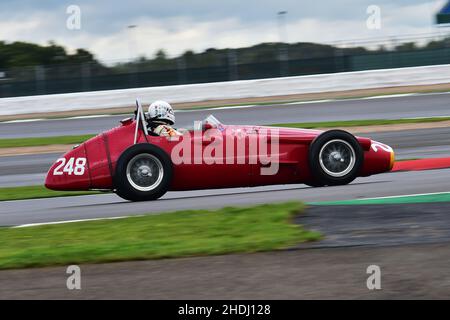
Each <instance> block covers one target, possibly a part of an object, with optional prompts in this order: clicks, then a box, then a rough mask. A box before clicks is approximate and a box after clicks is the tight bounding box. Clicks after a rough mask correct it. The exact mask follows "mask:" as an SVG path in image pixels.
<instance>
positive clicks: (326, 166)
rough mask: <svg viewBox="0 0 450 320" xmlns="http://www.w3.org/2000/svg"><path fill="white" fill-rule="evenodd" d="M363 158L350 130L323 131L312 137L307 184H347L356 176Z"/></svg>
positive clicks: (361, 151) (362, 153)
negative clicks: (309, 178) (309, 176)
mask: <svg viewBox="0 0 450 320" xmlns="http://www.w3.org/2000/svg"><path fill="white" fill-rule="evenodd" d="M332 150H335V151H332ZM336 150H339V152H338V151H336ZM331 151H332V152H331ZM347 162H348V163H347ZM363 162H364V151H363V149H362V147H361V145H360V144H359V142H358V140H357V139H356V138H355V137H354V136H353V135H352V134H350V133H348V132H347V131H343V130H330V131H326V132H324V133H322V134H321V135H319V136H318V137H316V138H315V139H314V141H313V142H312V143H311V146H310V148H309V167H310V170H311V174H312V177H313V180H312V182H309V185H312V186H335V185H344V184H349V183H350V182H352V181H353V180H355V179H356V177H358V174H359V171H360V170H361V167H362V165H363ZM341 169H342V170H341ZM339 170H341V171H339Z"/></svg>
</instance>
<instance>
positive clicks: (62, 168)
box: [53, 158, 86, 176]
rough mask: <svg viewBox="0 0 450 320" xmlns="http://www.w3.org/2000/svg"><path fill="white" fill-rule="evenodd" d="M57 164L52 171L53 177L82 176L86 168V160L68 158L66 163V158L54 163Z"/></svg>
mask: <svg viewBox="0 0 450 320" xmlns="http://www.w3.org/2000/svg"><path fill="white" fill-rule="evenodd" d="M58 162H59V164H58V165H57V166H56V168H55V170H53V175H55V176H62V175H63V174H64V173H67V174H68V175H72V174H74V175H76V176H82V175H83V174H84V170H85V167H86V158H69V160H67V162H66V158H59V159H58V160H56V163H58Z"/></svg>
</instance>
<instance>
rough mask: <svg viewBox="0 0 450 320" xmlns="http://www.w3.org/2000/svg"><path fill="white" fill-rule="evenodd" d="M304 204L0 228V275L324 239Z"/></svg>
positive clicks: (268, 247) (258, 248)
mask: <svg viewBox="0 0 450 320" xmlns="http://www.w3.org/2000/svg"><path fill="white" fill-rule="evenodd" d="M303 208H304V207H303V205H302V204H301V203H293V202H290V203H282V204H267V205H259V206H254V207H248V208H231V207H227V208H223V209H220V210H217V211H207V210H191V211H179V212H172V213H166V214H160V215H146V216H140V217H129V218H123V219H116V220H98V221H86V222H73V223H66V224H55V225H43V226H34V227H26V228H0V242H1V243H2V246H1V247H0V269H10V268H25V267H42V266H51V265H68V264H81V263H101V262H113V261H125V260H143V259H159V258H173V257H187V256H202V255H217V254H226V253H237V252H257V251H268V250H276V249H284V248H288V247H290V246H292V245H294V244H296V243H299V242H304V241H313V240H318V239H320V237H321V235H320V234H319V233H317V232H312V231H307V230H304V229H303V228H302V226H299V225H295V224H293V223H291V219H292V218H293V217H294V216H295V215H296V214H298V213H300V212H302V210H303Z"/></svg>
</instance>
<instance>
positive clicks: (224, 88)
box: [0, 65, 450, 115]
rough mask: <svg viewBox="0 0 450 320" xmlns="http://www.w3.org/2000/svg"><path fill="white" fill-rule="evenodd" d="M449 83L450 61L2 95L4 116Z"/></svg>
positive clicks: (0, 100)
mask: <svg viewBox="0 0 450 320" xmlns="http://www.w3.org/2000/svg"><path fill="white" fill-rule="evenodd" d="M449 82H450V65H437V66H425V67H412V68H400V69H383V70H370V71H358V72H344V73H333V74H320V75H312V76H299V77H288V78H272V79H260V80H245V81H230V82H216V83H205V84H191V85H179V86H165V87H151V88H138V89H124V90H109V91H94V92H79V93H67V94H54V95H40V96H27V97H14V98H3V99H0V115H12V114H23V113H41V112H54V111H70V110H87V109H96V108H112V107H125V106H129V105H132V104H134V101H135V99H136V98H139V99H140V100H141V102H143V103H145V104H147V103H150V102H151V101H153V100H156V99H163V100H167V101H169V102H172V103H175V102H197V101H205V100H220V99H238V98H251V97H270V96H275V95H277V96H278V95H290V94H302V93H315V92H327V91H345V90H356V89H370V88H383V87H396V86H409V85H430V84H439V83H449Z"/></svg>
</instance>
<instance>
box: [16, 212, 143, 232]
mask: <svg viewBox="0 0 450 320" xmlns="http://www.w3.org/2000/svg"><path fill="white" fill-rule="evenodd" d="M130 217H142V215H135V216H121V217H106V218H91V219H79V220H66V221H52V222H42V223H28V224H20V225H17V226H13V227H11V228H13V229H14V228H28V227H37V226H46V225H54V224H64V223H74V222H88V221H99V220H116V219H125V218H130Z"/></svg>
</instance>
